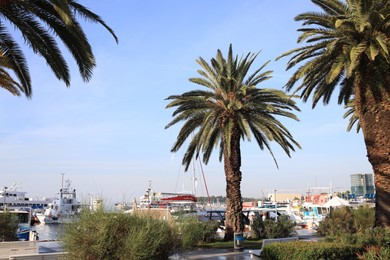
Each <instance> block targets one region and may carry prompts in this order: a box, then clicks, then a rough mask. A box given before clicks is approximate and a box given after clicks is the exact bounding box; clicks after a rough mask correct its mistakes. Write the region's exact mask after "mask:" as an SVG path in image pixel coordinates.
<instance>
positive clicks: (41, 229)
mask: <svg viewBox="0 0 390 260" xmlns="http://www.w3.org/2000/svg"><path fill="white" fill-rule="evenodd" d="M65 227H66V225H61V224H50V225H45V224H36V225H34V226H33V227H32V228H33V230H35V231H36V232H37V233H38V237H39V241H56V240H60V239H61V236H62V234H63V233H64V232H65Z"/></svg>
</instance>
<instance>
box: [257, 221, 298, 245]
mask: <svg viewBox="0 0 390 260" xmlns="http://www.w3.org/2000/svg"><path fill="white" fill-rule="evenodd" d="M294 227H295V223H294V222H293V221H291V220H290V219H289V217H288V216H279V217H278V220H277V221H275V220H273V219H266V220H265V221H262V220H261V219H259V218H255V219H254V220H253V223H252V224H251V230H252V231H253V236H254V238H256V239H261V238H281V237H289V236H290V235H291V233H292V232H293V230H294Z"/></svg>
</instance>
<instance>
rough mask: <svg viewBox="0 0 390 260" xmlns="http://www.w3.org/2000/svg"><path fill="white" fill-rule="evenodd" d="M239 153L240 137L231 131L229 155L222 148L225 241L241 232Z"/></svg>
mask: <svg viewBox="0 0 390 260" xmlns="http://www.w3.org/2000/svg"><path fill="white" fill-rule="evenodd" d="M240 168H241V151H240V136H239V134H238V133H237V131H235V130H233V134H232V137H231V150H230V154H229V152H228V151H227V146H226V145H225V146H224V169H225V176H226V216H225V227H226V230H225V238H224V239H225V240H231V239H233V236H234V232H242V231H243V229H244V224H243V221H242V198H241V178H242V174H241V171H240Z"/></svg>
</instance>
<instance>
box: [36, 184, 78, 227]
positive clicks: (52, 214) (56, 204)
mask: <svg viewBox="0 0 390 260" xmlns="http://www.w3.org/2000/svg"><path fill="white" fill-rule="evenodd" d="M80 207H81V205H80V202H78V201H77V196H76V190H75V189H72V188H71V182H70V180H66V182H65V187H62V189H60V192H59V193H58V194H57V196H56V197H55V199H54V200H53V202H51V203H49V204H48V207H47V208H46V209H45V211H44V212H42V213H36V217H37V218H38V220H39V222H40V223H41V224H66V223H70V222H72V221H73V220H74V219H75V218H76V217H77V215H78V214H79V213H80V209H81V208H80Z"/></svg>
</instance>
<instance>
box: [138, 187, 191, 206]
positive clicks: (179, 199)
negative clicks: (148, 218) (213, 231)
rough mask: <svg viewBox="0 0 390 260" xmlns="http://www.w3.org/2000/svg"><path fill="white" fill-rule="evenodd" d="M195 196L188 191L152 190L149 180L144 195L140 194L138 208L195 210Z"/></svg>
mask: <svg viewBox="0 0 390 260" xmlns="http://www.w3.org/2000/svg"><path fill="white" fill-rule="evenodd" d="M196 202H197V198H196V196H195V195H193V194H192V193H189V192H154V191H153V189H152V185H151V182H149V187H148V189H147V191H146V193H145V195H144V196H141V198H140V203H139V207H140V208H166V209H169V210H170V211H171V212H176V211H195V208H196Z"/></svg>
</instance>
